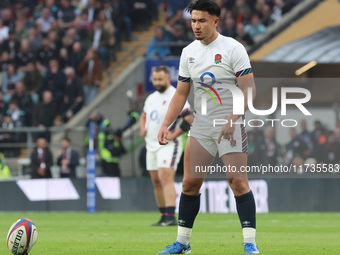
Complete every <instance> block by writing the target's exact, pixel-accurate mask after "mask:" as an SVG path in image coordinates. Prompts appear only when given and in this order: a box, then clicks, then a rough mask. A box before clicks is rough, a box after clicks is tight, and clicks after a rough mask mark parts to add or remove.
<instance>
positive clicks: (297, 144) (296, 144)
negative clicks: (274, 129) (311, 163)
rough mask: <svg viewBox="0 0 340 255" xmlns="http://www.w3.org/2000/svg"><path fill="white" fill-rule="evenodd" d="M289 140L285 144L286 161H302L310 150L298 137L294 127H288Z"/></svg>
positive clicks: (308, 154)
mask: <svg viewBox="0 0 340 255" xmlns="http://www.w3.org/2000/svg"><path fill="white" fill-rule="evenodd" d="M289 135H290V138H291V140H290V142H289V143H288V144H287V145H286V161H287V163H293V161H294V162H300V161H302V162H303V161H304V160H305V159H306V158H307V157H309V156H310V154H311V151H310V150H309V149H308V146H307V144H306V143H305V142H304V141H303V140H301V139H300V137H299V136H298V133H297V131H296V129H295V128H290V129H289Z"/></svg>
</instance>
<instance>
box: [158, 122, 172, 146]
mask: <svg viewBox="0 0 340 255" xmlns="http://www.w3.org/2000/svg"><path fill="white" fill-rule="evenodd" d="M169 132H170V131H169V130H168V128H167V127H165V126H162V127H161V129H160V130H159V133H158V136H157V139H158V143H159V144H160V145H166V144H168V133H169Z"/></svg>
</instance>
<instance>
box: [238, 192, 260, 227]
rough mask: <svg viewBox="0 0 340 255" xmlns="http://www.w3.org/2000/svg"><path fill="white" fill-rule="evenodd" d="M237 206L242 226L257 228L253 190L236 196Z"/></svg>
mask: <svg viewBox="0 0 340 255" xmlns="http://www.w3.org/2000/svg"><path fill="white" fill-rule="evenodd" d="M235 199H236V208H237V213H238V217H239V218H240V222H241V225H242V228H256V208H255V200H254V195H253V192H252V191H249V192H248V193H246V194H243V195H241V196H237V197H236V196H235Z"/></svg>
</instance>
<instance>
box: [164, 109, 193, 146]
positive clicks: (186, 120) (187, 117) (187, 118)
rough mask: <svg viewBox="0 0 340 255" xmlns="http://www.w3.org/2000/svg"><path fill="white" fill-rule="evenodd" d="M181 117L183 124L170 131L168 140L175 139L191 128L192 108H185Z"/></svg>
mask: <svg viewBox="0 0 340 255" xmlns="http://www.w3.org/2000/svg"><path fill="white" fill-rule="evenodd" d="M179 117H181V118H183V120H182V123H181V125H179V127H178V128H176V129H175V131H174V132H172V133H171V132H169V133H168V136H167V139H168V140H175V139H176V138H177V137H179V136H180V135H182V134H184V133H185V132H187V131H189V130H190V125H191V123H192V120H193V118H192V112H191V111H190V109H189V108H187V109H186V110H184V112H183V113H182V114H181V115H180V116H179Z"/></svg>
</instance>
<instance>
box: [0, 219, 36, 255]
mask: <svg viewBox="0 0 340 255" xmlns="http://www.w3.org/2000/svg"><path fill="white" fill-rule="evenodd" d="M37 236H38V233H37V228H36V227H35V225H34V223H33V222H32V221H31V220H29V219H20V220H17V221H16V222H14V223H13V225H12V226H11V227H10V229H9V231H8V235H7V247H8V249H9V250H10V252H12V253H13V254H15V255H24V254H28V253H29V252H30V250H31V249H32V248H33V246H34V244H35V242H36V241H37Z"/></svg>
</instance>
